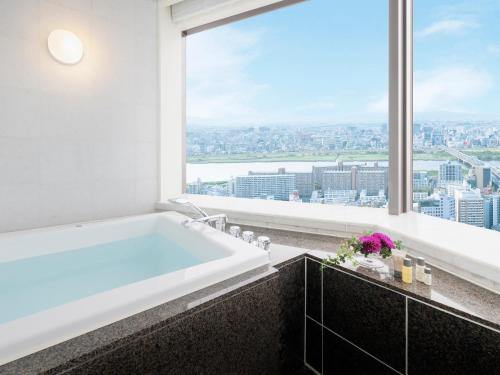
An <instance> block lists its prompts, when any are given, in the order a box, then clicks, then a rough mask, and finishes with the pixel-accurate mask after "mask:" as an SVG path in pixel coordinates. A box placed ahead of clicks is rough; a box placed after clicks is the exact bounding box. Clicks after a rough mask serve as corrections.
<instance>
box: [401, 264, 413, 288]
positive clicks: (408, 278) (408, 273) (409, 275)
mask: <svg viewBox="0 0 500 375" xmlns="http://www.w3.org/2000/svg"><path fill="white" fill-rule="evenodd" d="M402 271H403V272H402V274H403V275H402V276H403V277H402V279H403V282H404V283H407V284H411V283H412V282H413V268H412V266H411V259H410V258H405V259H404V261H403V270H402Z"/></svg>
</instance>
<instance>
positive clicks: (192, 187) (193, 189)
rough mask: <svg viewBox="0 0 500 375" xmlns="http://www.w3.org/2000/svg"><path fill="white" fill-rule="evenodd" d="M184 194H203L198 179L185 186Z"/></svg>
mask: <svg viewBox="0 0 500 375" xmlns="http://www.w3.org/2000/svg"><path fill="white" fill-rule="evenodd" d="M186 193H188V194H203V183H202V182H201V179H200V178H198V179H197V180H196V182H189V183H188V184H186Z"/></svg>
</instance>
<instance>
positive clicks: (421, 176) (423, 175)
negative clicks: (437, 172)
mask: <svg viewBox="0 0 500 375" xmlns="http://www.w3.org/2000/svg"><path fill="white" fill-rule="evenodd" d="M429 187H430V186H429V176H428V173H427V171H414V172H413V190H414V191H415V190H417V191H418V190H428V189H429Z"/></svg>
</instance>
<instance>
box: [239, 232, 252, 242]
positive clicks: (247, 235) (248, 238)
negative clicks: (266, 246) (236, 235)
mask: <svg viewBox="0 0 500 375" xmlns="http://www.w3.org/2000/svg"><path fill="white" fill-rule="evenodd" d="M241 237H242V239H243V241H245V242H248V243H252V242H253V238H254V234H253V232H252V231H251V230H246V231H244V232H243V233H242V234H241Z"/></svg>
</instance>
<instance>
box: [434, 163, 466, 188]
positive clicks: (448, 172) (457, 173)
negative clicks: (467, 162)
mask: <svg viewBox="0 0 500 375" xmlns="http://www.w3.org/2000/svg"><path fill="white" fill-rule="evenodd" d="M461 180H462V166H461V165H460V163H458V162H456V161H455V162H451V161H447V162H446V163H443V164H441V165H440V166H439V182H440V183H446V182H457V181H461Z"/></svg>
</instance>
